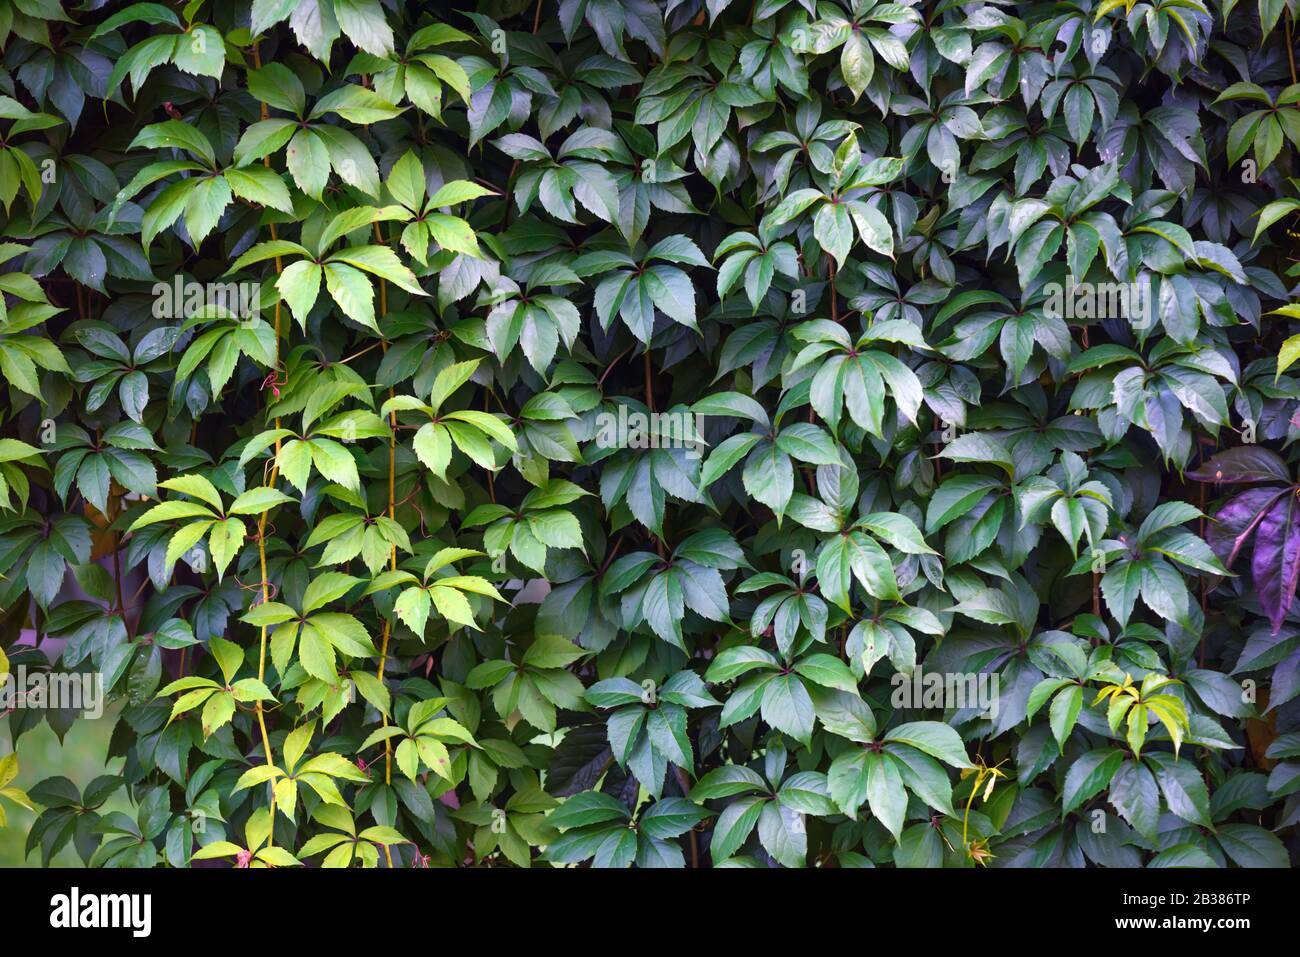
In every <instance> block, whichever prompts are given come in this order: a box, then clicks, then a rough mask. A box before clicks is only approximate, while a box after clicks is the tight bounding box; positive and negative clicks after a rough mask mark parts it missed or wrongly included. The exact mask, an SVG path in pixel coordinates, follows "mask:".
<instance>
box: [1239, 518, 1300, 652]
mask: <svg viewBox="0 0 1300 957" xmlns="http://www.w3.org/2000/svg"><path fill="white" fill-rule="evenodd" d="M1250 570H1251V574H1252V575H1253V576H1254V579H1255V591H1256V592H1257V593H1258V594H1259V603H1260V605H1262V606H1263V608H1264V613H1265V614H1266V615H1268V620H1269V621H1270V622H1271V623H1272V625H1273V634H1275V635H1276V634H1277V633H1278V630H1279V629H1280V628H1281V627H1282V621H1283V619H1285V618H1286V613H1287V611H1288V609H1290V607H1291V600H1292V599H1293V598H1294V597H1295V589H1296V582H1297V580H1300V509H1298V508H1296V497H1295V495H1294V494H1289V495H1284V496H1282V497H1281V498H1279V499H1278V501H1277V502H1275V503H1273V505H1271V506H1269V509H1268V511H1266V512H1265V513H1264V518H1263V519H1262V520H1261V521H1260V523H1259V529H1258V530H1257V531H1256V533H1255V554H1254V556H1253V558H1252V560H1251V566H1250Z"/></svg>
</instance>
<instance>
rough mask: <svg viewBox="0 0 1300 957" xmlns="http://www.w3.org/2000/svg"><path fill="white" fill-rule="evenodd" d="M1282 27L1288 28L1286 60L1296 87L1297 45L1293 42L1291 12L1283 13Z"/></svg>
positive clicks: (1292, 81) (1293, 84) (1292, 83)
mask: <svg viewBox="0 0 1300 957" xmlns="http://www.w3.org/2000/svg"><path fill="white" fill-rule="evenodd" d="M1282 25H1283V26H1284V27H1285V28H1286V59H1287V63H1288V65H1289V66H1290V67H1291V85H1292V86H1295V84H1296V78H1295V45H1294V44H1293V43H1292V42H1291V12H1290V11H1289V10H1288V11H1286V12H1284V13H1283V16H1282Z"/></svg>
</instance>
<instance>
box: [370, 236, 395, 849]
mask: <svg viewBox="0 0 1300 957" xmlns="http://www.w3.org/2000/svg"><path fill="white" fill-rule="evenodd" d="M375 242H377V243H378V244H379V245H381V246H382V245H383V244H384V234H383V231H382V230H380V228H379V224H378V223H375ZM387 315H388V283H387V281H385V280H384V279H382V278H381V279H380V280H379V318H380V319H383V318H384V317H385V316H387ZM379 344H380V347H381V348H382V349H383V351H384V352H385V353H387V352H388V340H387V339H385V338H384V336H383V333H380V337H379ZM388 397H389V398H390V399H391V398H392V397H393V390H392V389H389V390H388ZM388 425H389V429H390V432H391V434H390V436H389V439H388V518H389V520H390V521H394V522H395V521H397V517H396V516H397V412H396V410H394V411H392V412H389V413H388ZM388 568H389V570H390V571H397V546H396V545H389V546H388ZM392 632H393V623H392V622H391V621H389V620H388V618H387V617H385V618H384V631H383V635H382V636H381V638H380V642H379V669H378V671H377V672H376V674H375V677H376V678H378V679H379V685H380V687H383V684H384V669H385V667H386V666H387V664H388V639H389V637H390V636H391V635H392ZM381 717H382V718H383V719H384V727H385V728H386V727H388V715H386V714H384V715H381ZM392 783H393V740H392V738H384V786H385V787H391V786H392ZM384 860H385V861H386V862H387V864H388V867H389V870H391V869H392V867H393V852H392V850H391V849H390V848H389V846H388V845H387V844H385V845H384Z"/></svg>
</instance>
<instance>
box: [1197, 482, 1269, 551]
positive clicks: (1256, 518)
mask: <svg viewBox="0 0 1300 957" xmlns="http://www.w3.org/2000/svg"><path fill="white" fill-rule="evenodd" d="M1286 491H1287V490H1286V489H1279V488H1276V487H1266V488H1252V489H1247V490H1246V491H1244V492H1242V493H1241V494H1240V495H1238V496H1236V497H1235V498H1232V499H1230V500H1229V501H1228V503H1227V504H1226V505H1224V506H1223V508H1221V509H1219V512H1218V514H1217V515H1215V516H1214V521H1213V522H1211V523H1210V527H1209V529H1208V530H1207V532H1208V534H1207V535H1206V539H1207V540H1208V541H1209V543H1210V548H1212V549H1214V554H1216V555H1218V556H1219V561H1221V562H1223V564H1224V565H1226V566H1228V567H1231V566H1232V563H1233V562H1234V561H1236V560H1237V554H1238V553H1239V552H1240V551H1241V547H1242V546H1243V545H1245V544H1246V539H1248V538H1249V537H1250V534H1251V532H1253V531H1254V530H1255V528H1256V526H1258V525H1259V523H1260V520H1261V519H1262V518H1263V517H1264V512H1265V511H1266V510H1267V509H1268V507H1269V506H1270V505H1272V504H1273V503H1274V502H1275V501H1277V499H1278V498H1280V497H1281V496H1283V495H1285V494H1286Z"/></svg>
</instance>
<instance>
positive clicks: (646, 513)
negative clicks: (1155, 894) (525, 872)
mask: <svg viewBox="0 0 1300 957" xmlns="http://www.w3.org/2000/svg"><path fill="white" fill-rule="evenodd" d="M455 6H456V7H457V8H456V9H452V8H450V7H444V6H443V5H441V4H419V3H408V2H401V0H392V2H383V3H381V2H379V0H253V2H252V3H251V4H250V3H248V2H245V0H234V2H227V3H220V4H217V3H205V2H203V0H191V2H189V3H188V4H186V5H184V6H183V7H182V6H179V5H175V4H158V3H135V4H125V3H115V2H104V0H85V2H84V3H82V4H80V5H77V6H72V5H67V4H63V3H62V2H61V0H0V45H3V57H2V68H0V203H2V204H3V216H0V224H2V225H3V233H4V238H3V242H2V243H0V259H3V260H4V263H3V269H0V291H2V292H3V308H2V309H0V375H3V378H4V391H5V397H6V399H7V401H6V403H5V405H4V408H3V422H2V424H0V431H2V433H3V436H4V437H3V438H0V504H2V505H3V513H0V575H2V576H3V578H2V579H0V608H2V609H3V613H2V614H3V619H2V626H0V649H3V651H2V653H0V673H4V674H6V675H7V676H8V677H7V679H6V689H0V694H7V695H8V698H7V699H5V702H4V705H3V709H2V710H3V711H4V712H5V715H6V716H5V718H4V721H5V723H6V724H7V726H8V729H9V735H8V737H9V738H10V740H11V742H12V741H15V740H18V739H19V738H20V736H21V735H23V734H24V733H25V732H27V731H30V730H31V729H32V728H33V727H35V726H36V725H37V724H39V723H40V722H41V721H49V722H50V724H51V725H52V726H53V727H54V728H55V729H56V730H58V731H60V732H63V731H66V729H67V728H68V727H69V726H70V725H71V723H72V722H73V721H89V720H102V721H110V722H115V725H114V730H113V734H112V744H111V748H110V754H109V756H108V757H111V758H121V759H123V760H121V761H119V762H117V763H114V764H112V765H111V767H112V768H113V769H114V771H115V773H111V774H105V775H104V776H102V777H99V778H97V779H96V780H94V781H93V782H91V783H89V784H87V783H86V782H77V783H74V782H72V781H70V780H67V779H66V778H62V777H48V778H45V779H43V780H41V779H40V778H42V777H43V775H42V774H41V769H40V768H32V767H21V768H20V767H19V766H18V761H17V759H16V758H15V757H14V755H13V754H12V753H11V754H9V756H8V757H4V758H0V809H3V808H4V807H5V806H6V802H18V803H23V804H28V803H30V804H31V805H33V806H34V807H35V808H36V809H37V810H39V812H40V814H39V817H38V818H37V819H36V824H35V825H34V827H33V828H32V829H31V832H30V834H29V837H28V846H29V848H30V849H31V850H32V853H33V860H36V859H48V858H49V856H50V855H51V854H53V853H55V852H57V851H59V850H60V849H61V848H64V847H68V846H69V845H71V846H72V847H74V848H75V850H76V851H77V852H78V853H79V854H80V855H81V856H82V858H83V859H84V860H86V861H87V862H89V863H93V864H96V865H105V866H120V865H128V866H173V867H185V866H188V865H189V864H190V862H192V861H200V860H221V861H229V862H232V863H235V864H237V865H239V866H250V865H251V866H260V865H271V866H286V865H291V864H297V863H304V864H310V865H320V864H323V865H326V866H347V865H358V864H364V865H372V866H373V865H376V864H379V865H381V866H382V865H387V864H391V865H392V866H420V865H423V866H444V865H455V866H464V865H473V864H490V865H493V866H505V865H518V866H529V865H530V864H531V865H534V866H536V865H540V864H547V865H556V864H574V863H579V862H590V863H591V864H592V865H593V866H600V867H604V866H629V865H636V866H639V867H656V866H670V867H680V866H684V865H685V866H699V867H706V866H710V865H722V864H727V865H732V866H735V865H744V866H777V865H779V866H785V867H798V866H843V867H847V866H870V865H889V864H896V865H899V866H927V867H937V866H974V865H977V864H981V865H991V866H1017V865H1019V866H1083V865H1085V864H1095V865H1104V866H1134V865H1145V864H1150V865H1172V864H1184V865H1186V864H1191V865H1201V866H1212V865H1221V866H1235V865H1240V866H1255V865H1282V866H1285V865H1287V864H1288V863H1289V861H1290V860H1291V859H1293V858H1295V857H1296V855H1297V853H1300V842H1297V838H1296V825H1297V822H1300V797H1298V796H1297V790H1298V789H1300V697H1298V695H1300V611H1297V610H1293V609H1292V597H1293V595H1294V592H1295V590H1296V583H1297V577H1298V576H1300V504H1298V503H1297V491H1296V490H1297V488H1298V487H1300V486H1297V484H1296V477H1295V460H1296V458H1297V456H1296V454H1295V446H1294V440H1295V439H1296V437H1297V435H1298V434H1300V433H1298V429H1300V418H1297V417H1296V412H1297V399H1298V398H1300V395H1298V393H1297V380H1296V379H1295V378H1294V377H1293V376H1292V375H1291V374H1290V372H1289V370H1288V368H1287V367H1288V366H1289V365H1290V364H1291V363H1292V361H1294V360H1295V359H1296V357H1297V355H1298V354H1300V336H1294V335H1293V332H1296V331H1300V330H1297V328H1296V326H1297V320H1300V308H1298V307H1296V306H1294V305H1288V303H1289V301H1290V299H1291V296H1292V287H1293V286H1294V284H1295V281H1296V275H1297V271H1296V266H1295V259H1294V258H1293V254H1294V252H1295V250H1296V249H1297V248H1300V247H1297V246H1296V244H1295V242H1294V238H1295V236H1296V234H1297V233H1296V231H1297V226H1296V223H1295V219H1296V214H1297V210H1300V201H1298V200H1297V199H1295V198H1293V197H1295V196H1296V195H1297V193H1296V186H1297V181H1296V180H1295V179H1293V178H1291V174H1293V173H1296V156H1297V152H1296V147H1297V145H1298V144H1300V85H1298V84H1297V82H1296V66H1295V50H1294V46H1295V35H1294V32H1295V27H1294V24H1295V18H1296V13H1297V4H1296V3H1295V2H1294V0H1258V2H1256V0H1244V2H1236V0H1223V2H1220V0H1212V2H1208V3H1207V5H1203V4H1202V2H1201V0H1156V2H1145V0H1139V2H1130V3H1125V2H1124V0H1103V2H1101V3H1100V4H1096V3H1092V2H1090V0H1081V2H1068V0H1067V2H1060V3H984V2H981V0H973V2H970V3H965V4H957V3H951V2H937V3H935V2H909V3H895V2H873V0H753V2H748V0H745V2H741V0H707V2H701V0H654V2H652V0H560V2H559V3H558V4H557V3H555V2H553V0H539V2H536V3H534V0H482V2H481V3H479V4H478V6H477V7H474V6H472V5H469V4H457V5H455ZM78 693H81V694H82V697H81V698H80V699H78V697H77V695H78ZM96 711H98V712H99V713H100V714H99V716H97V715H96V714H95V712H96ZM9 750H10V751H11V750H12V749H9ZM19 773H21V774H22V777H16V776H17V775H18V774H19ZM19 783H21V784H24V785H25V786H24V787H23V788H21V789H20V788H19V787H18V786H17V785H18V784H19ZM115 795H116V796H118V797H120V796H122V795H125V796H127V797H128V798H129V801H130V807H131V808H132V809H133V810H132V813H130V814H126V813H122V812H120V811H116V812H112V813H109V812H108V811H106V810H104V811H103V813H101V811H100V810H99V809H102V808H104V805H105V802H107V801H109V800H110V798H113V797H114V796H115ZM12 806H13V805H12V803H10V804H9V808H10V809H11V810H12ZM0 820H2V819H0Z"/></svg>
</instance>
